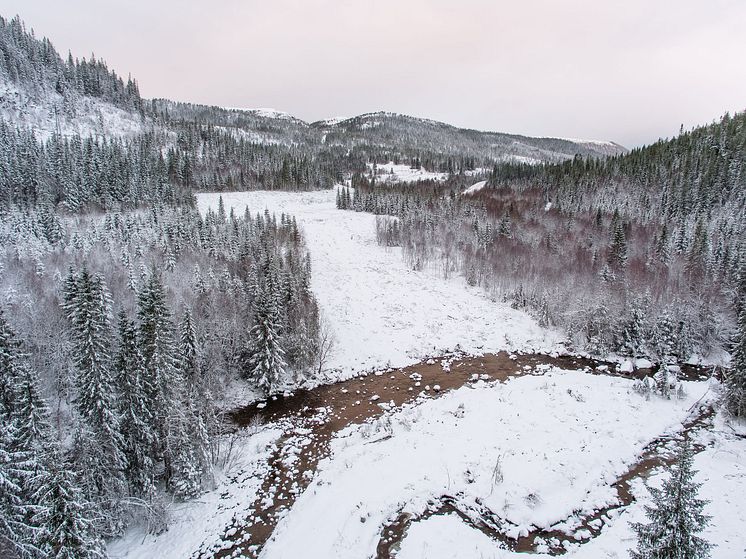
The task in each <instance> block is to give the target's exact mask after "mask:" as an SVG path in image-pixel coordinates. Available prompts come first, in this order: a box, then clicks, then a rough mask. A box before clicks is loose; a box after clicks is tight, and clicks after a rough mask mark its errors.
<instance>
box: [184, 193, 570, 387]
mask: <svg viewBox="0 0 746 559" xmlns="http://www.w3.org/2000/svg"><path fill="white" fill-rule="evenodd" d="M219 196H220V195H219V194H217V193H203V194H198V195H197V202H198V206H199V208H200V211H203V212H204V211H206V210H207V208H208V207H212V208H217V204H218V199H219ZM222 196H223V201H224V203H225V207H226V210H228V209H229V208H231V207H232V208H235V210H236V211H237V212H238V213H242V212H243V211H244V208H245V207H246V206H247V205H248V207H249V210H250V211H251V212H252V213H256V212H263V211H264V209H265V208H267V209H269V211H270V212H276V213H277V214H278V215H279V213H281V212H285V213H289V214H292V215H294V216H295V217H296V219H297V221H298V223H299V225H300V226H301V227H302V229H303V232H304V235H305V240H306V243H307V246H308V249H309V251H310V253H311V259H312V266H313V267H312V269H313V272H312V284H311V287H312V290H313V292H314V294H315V295H316V297H317V299H318V302H319V305H320V307H321V310H322V312H323V314H324V316H325V317H326V319H327V320H328V321H329V322H330V323H331V326H332V328H333V330H334V333H335V335H336V338H337V344H336V350H335V353H334V355H333V357H332V361H331V363H330V364H329V366H330V368H337V369H339V371H337V372H336V373H334V374H335V376H337V377H346V376H349V375H350V374H351V373H352V372H353V371H360V370H368V369H371V368H374V367H380V366H383V365H385V364H387V363H389V364H391V365H393V366H402V365H407V364H410V363H414V362H416V361H418V360H420V359H421V358H422V357H423V356H426V355H432V354H436V353H440V352H442V351H444V350H448V349H454V348H455V347H456V345H457V344H460V345H461V347H462V349H464V350H467V351H485V352H486V351H498V350H500V349H506V348H526V349H528V348H534V349H536V348H541V347H545V348H549V349H551V347H552V346H553V344H554V343H555V342H557V341H558V339H559V338H558V335H556V334H553V333H551V332H547V331H545V330H544V329H542V328H540V327H539V326H538V325H537V324H536V322H535V321H534V320H533V319H532V318H530V317H529V316H528V315H527V314H525V313H523V312H520V311H517V310H514V309H511V308H510V307H509V306H508V305H506V304H502V303H497V302H494V301H491V300H490V299H489V298H488V297H487V295H485V293H483V292H482V291H481V290H480V289H478V288H473V287H469V286H468V285H466V284H465V282H463V281H462V280H461V278H457V277H454V278H451V279H450V280H444V279H443V278H442V277H441V276H440V275H439V274H438V273H436V272H434V271H433V272H416V271H412V270H410V269H408V268H407V266H406V265H405V263H404V261H403V259H402V256H401V249H399V248H389V249H387V248H384V247H381V246H379V245H378V244H377V243H376V238H375V216H373V215H370V214H366V213H357V212H352V211H341V210H337V209H336V208H335V192H334V191H333V190H328V191H320V192H311V193H289V192H265V191H258V192H244V193H238V192H235V193H223V194H222Z"/></svg>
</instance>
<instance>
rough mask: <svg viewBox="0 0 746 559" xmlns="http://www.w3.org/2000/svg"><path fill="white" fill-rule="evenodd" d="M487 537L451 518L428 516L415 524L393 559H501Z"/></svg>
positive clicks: (500, 552)
mask: <svg viewBox="0 0 746 559" xmlns="http://www.w3.org/2000/svg"><path fill="white" fill-rule="evenodd" d="M504 553H506V552H505V550H501V549H498V548H497V546H496V545H495V542H494V541H493V540H492V538H490V537H489V536H487V535H485V534H483V533H482V532H480V531H479V530H477V529H475V528H472V527H470V526H468V525H466V524H465V523H464V522H462V521H461V519H460V518H459V517H458V516H457V515H455V514H446V515H443V516H432V517H430V518H428V519H427V520H423V521H422V522H415V523H414V524H413V525H412V527H411V528H410V529H409V531H408V532H407V537H406V538H405V539H404V541H403V542H402V546H401V549H400V550H399V553H397V554H396V557H397V559H423V558H425V557H426V558H427V559H464V558H466V557H474V558H479V559H503V558H506V557H507V556H506V555H504Z"/></svg>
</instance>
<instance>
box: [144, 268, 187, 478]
mask: <svg viewBox="0 0 746 559" xmlns="http://www.w3.org/2000/svg"><path fill="white" fill-rule="evenodd" d="M137 312H138V318H139V320H140V333H139V334H140V335H139V343H140V353H141V354H142V358H143V365H144V372H145V376H144V380H145V382H146V384H147V386H148V387H149V390H150V391H151V393H150V394H149V397H148V400H149V404H148V405H149V408H150V409H151V410H152V411H153V425H152V427H153V432H154V433H155V434H156V447H157V450H158V453H159V455H160V456H161V457H162V458H163V461H164V466H165V475H166V480H168V479H169V478H170V477H171V474H172V462H173V456H174V452H175V448H174V446H175V444H176V441H175V439H174V437H173V434H174V425H173V424H172V422H171V418H172V417H173V416H174V414H175V413H176V410H177V409H178V406H179V403H180V402H179V399H178V393H177V390H178V389H179V388H180V383H179V380H180V379H179V374H178V368H177V366H178V359H177V355H176V347H175V343H174V335H173V330H174V328H173V323H172V321H171V312H170V311H169V309H168V305H167V303H166V290H165V288H164V287H163V283H162V282H161V279H160V276H159V275H158V273H157V272H155V271H154V270H153V271H151V273H150V276H149V278H148V279H147V281H146V283H145V285H144V286H143V288H142V291H141V292H140V294H139V296H138V311H137Z"/></svg>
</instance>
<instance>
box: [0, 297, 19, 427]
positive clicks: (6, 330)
mask: <svg viewBox="0 0 746 559" xmlns="http://www.w3.org/2000/svg"><path fill="white" fill-rule="evenodd" d="M19 351H20V345H19V342H18V340H17V339H16V336H15V332H13V330H12V329H11V327H10V325H9V324H8V321H7V320H6V319H5V315H4V314H3V310H2V309H0V413H2V414H3V415H4V416H5V417H10V415H11V414H13V413H14V412H15V405H16V392H17V390H18V364H17V359H18V354H19Z"/></svg>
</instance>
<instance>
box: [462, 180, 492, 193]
mask: <svg viewBox="0 0 746 559" xmlns="http://www.w3.org/2000/svg"><path fill="white" fill-rule="evenodd" d="M486 185H487V181H479V182H476V183H474V184H472V185H471V186H470V187H469V188H467V189H465V190H464V191H463V192H462V194H474V193H475V192H479V191H480V190H482V189H483V188H484V187H485V186H486Z"/></svg>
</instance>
